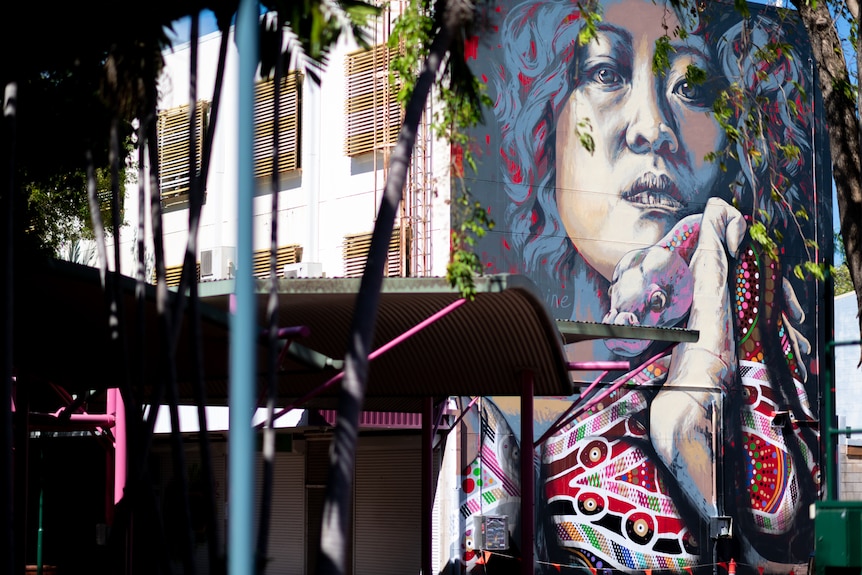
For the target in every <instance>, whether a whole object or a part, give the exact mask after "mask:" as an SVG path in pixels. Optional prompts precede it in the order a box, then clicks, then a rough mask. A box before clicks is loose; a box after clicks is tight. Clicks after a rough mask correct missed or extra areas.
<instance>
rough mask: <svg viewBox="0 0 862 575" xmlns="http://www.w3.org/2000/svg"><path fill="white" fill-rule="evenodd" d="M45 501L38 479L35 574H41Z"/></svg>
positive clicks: (40, 453) (40, 457) (40, 456)
mask: <svg viewBox="0 0 862 575" xmlns="http://www.w3.org/2000/svg"><path fill="white" fill-rule="evenodd" d="M41 463H42V450H41V448H40V449H39V476H40V478H41V477H42V473H43V471H42V464H41ZM44 503H45V487H44V486H43V485H42V481H41V479H40V480H39V531H38V532H37V533H36V575H42V533H44V531H45V529H44V524H43V522H42V516H43V515H42V509H43V505H44Z"/></svg>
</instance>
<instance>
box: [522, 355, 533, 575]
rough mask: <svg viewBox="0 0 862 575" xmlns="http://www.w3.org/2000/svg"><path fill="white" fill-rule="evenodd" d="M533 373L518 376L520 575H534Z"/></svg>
mask: <svg viewBox="0 0 862 575" xmlns="http://www.w3.org/2000/svg"><path fill="white" fill-rule="evenodd" d="M533 454H534V451H533V373H532V372H530V371H525V372H523V373H522V374H521V575H532V573H533V539H534V536H533V533H534V531H535V529H534V523H535V519H536V515H535V512H534V508H535V504H534V501H533V499H534V497H535V494H534V485H535V479H534V471H535V470H534V466H535V464H534V463H533V461H534V460H533Z"/></svg>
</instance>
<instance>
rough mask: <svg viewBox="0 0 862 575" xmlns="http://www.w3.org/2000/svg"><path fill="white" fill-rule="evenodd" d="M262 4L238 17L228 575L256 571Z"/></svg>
mask: <svg viewBox="0 0 862 575" xmlns="http://www.w3.org/2000/svg"><path fill="white" fill-rule="evenodd" d="M259 14H260V9H259V7H258V2H257V0H241V1H240V4H239V11H238V13H237V20H236V21H237V25H236V36H237V47H238V50H239V134H238V144H239V145H238V146H237V148H238V150H239V158H238V160H239V166H238V168H239V169H238V174H239V177H238V182H237V246H236V250H237V262H238V263H239V265H238V266H237V274H236V284H235V285H236V287H235V290H236V291H235V294H234V295H235V307H234V312H233V316H232V319H231V330H230V393H229V397H228V400H229V405H230V439H229V441H230V443H229V448H230V467H229V469H228V474H229V491H228V505H229V511H228V574H229V575H251V574H252V573H253V572H254V553H253V550H254V544H253V542H252V534H253V533H254V529H253V526H252V523H253V514H254V513H253V499H254V432H253V430H252V426H251V420H252V412H253V410H254V390H255V357H254V342H255V333H254V332H255V330H254V325H255V308H256V306H255V300H254V281H253V278H252V266H251V262H252V238H253V236H252V217H253V214H252V198H253V196H254V194H253V191H254V172H253V165H252V155H251V152H252V148H253V146H254V132H253V130H254V77H255V72H256V70H257V59H258V58H257V50H258V48H257V45H258V16H259Z"/></svg>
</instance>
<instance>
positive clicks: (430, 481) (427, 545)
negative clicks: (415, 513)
mask: <svg viewBox="0 0 862 575" xmlns="http://www.w3.org/2000/svg"><path fill="white" fill-rule="evenodd" d="M433 419H434V398H432V397H425V398H423V399H422V565H421V573H422V575H433V573H434V571H432V566H431V562H432V561H431V534H432V531H433V527H432V520H431V515H432V513H433V509H432V507H433V505H434V478H433V473H434V460H433V457H434V454H433V453H434V452H433V451H432V449H431V448H432V442H433V439H434V437H433V435H432V427H433V426H434V421H433Z"/></svg>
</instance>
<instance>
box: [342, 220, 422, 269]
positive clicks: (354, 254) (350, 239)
mask: <svg viewBox="0 0 862 575" xmlns="http://www.w3.org/2000/svg"><path fill="white" fill-rule="evenodd" d="M371 235H372V232H368V233H364V234H352V235H348V236H344V244H343V248H342V253H343V255H344V277H347V278H359V277H362V272H363V271H365V261H366V260H367V259H368V251H369V250H370V249H371ZM403 247H404V249H403V253H404V257H403V258H402V256H401V253H402V249H401V248H402V241H401V228H395V229H394V230H392V237H391V238H390V240H389V256H388V258H387V261H386V277H399V276H407V275H409V273H408V271H409V269H410V228H407V229H405V233H404V242H403Z"/></svg>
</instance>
